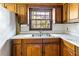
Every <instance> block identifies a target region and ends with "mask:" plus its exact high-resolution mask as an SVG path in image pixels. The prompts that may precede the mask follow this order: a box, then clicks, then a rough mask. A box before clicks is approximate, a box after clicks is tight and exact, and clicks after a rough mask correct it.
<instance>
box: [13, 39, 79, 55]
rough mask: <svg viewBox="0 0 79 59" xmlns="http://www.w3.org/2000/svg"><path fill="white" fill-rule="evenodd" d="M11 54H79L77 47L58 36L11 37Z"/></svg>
mask: <svg viewBox="0 0 79 59" xmlns="http://www.w3.org/2000/svg"><path fill="white" fill-rule="evenodd" d="M12 42H13V45H12V55H13V56H79V47H78V46H75V45H74V44H72V43H70V42H68V41H65V40H62V39H60V38H41V39H39V38H33V39H30V38H29V39H13V41H12Z"/></svg>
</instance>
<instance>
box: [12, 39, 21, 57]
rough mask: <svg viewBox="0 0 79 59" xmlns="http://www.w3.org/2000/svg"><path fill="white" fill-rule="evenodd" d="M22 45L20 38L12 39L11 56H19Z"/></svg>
mask: <svg viewBox="0 0 79 59" xmlns="http://www.w3.org/2000/svg"><path fill="white" fill-rule="evenodd" d="M21 49H22V45H21V40H20V39H19V40H13V44H12V55H13V56H21V55H22V52H21Z"/></svg>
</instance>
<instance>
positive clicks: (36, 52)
mask: <svg viewBox="0 0 79 59" xmlns="http://www.w3.org/2000/svg"><path fill="white" fill-rule="evenodd" d="M22 47H23V50H22V55H23V56H41V55H42V45H41V44H24V45H23V46H22Z"/></svg>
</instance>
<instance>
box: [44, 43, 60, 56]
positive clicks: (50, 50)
mask: <svg viewBox="0 0 79 59" xmlns="http://www.w3.org/2000/svg"><path fill="white" fill-rule="evenodd" d="M43 48H44V50H43V51H44V52H43V54H44V55H45V56H59V45H56V44H43Z"/></svg>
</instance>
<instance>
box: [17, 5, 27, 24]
mask: <svg viewBox="0 0 79 59" xmlns="http://www.w3.org/2000/svg"><path fill="white" fill-rule="evenodd" d="M27 13H28V7H27V5H26V4H17V14H18V18H19V21H20V23H21V24H26V23H27V18H28V15H27Z"/></svg>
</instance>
